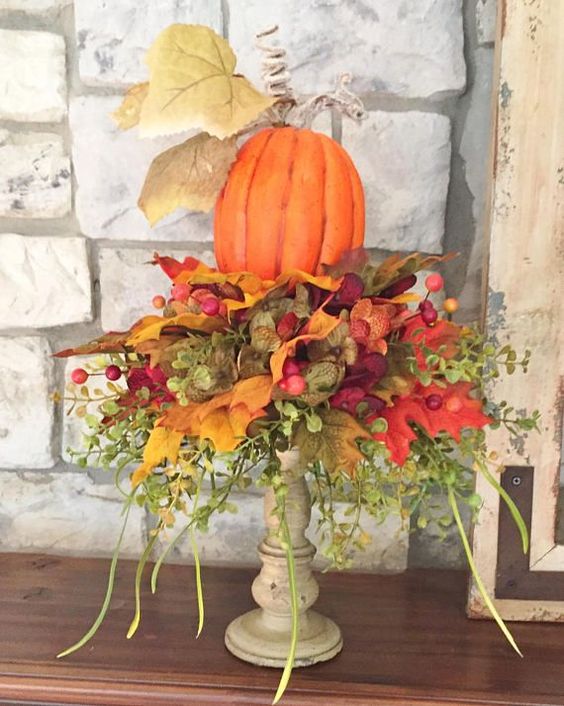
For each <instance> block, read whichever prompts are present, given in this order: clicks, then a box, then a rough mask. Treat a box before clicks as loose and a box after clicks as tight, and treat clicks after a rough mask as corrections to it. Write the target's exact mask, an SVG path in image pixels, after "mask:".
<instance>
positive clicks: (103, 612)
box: [57, 493, 134, 659]
mask: <svg viewBox="0 0 564 706" xmlns="http://www.w3.org/2000/svg"><path fill="white" fill-rule="evenodd" d="M133 497H134V494H133V493H132V494H131V495H130V496H129V498H128V502H127V504H126V506H125V517H124V520H123V525H122V528H121V532H120V535H119V538H118V541H117V544H116V547H115V549H114V553H113V556H112V562H111V564H110V573H109V574H108V586H107V588H106V595H105V596H104V602H103V603H102V607H101V608H100V612H99V613H98V617H97V618H96V620H95V621H94V622H93V623H92V627H91V628H90V630H88V632H87V633H86V634H85V635H84V636H83V637H82V638H81V639H80V640H79V641H78V642H75V643H74V645H71V646H70V647H67V649H66V650H63V651H62V652H59V654H58V655H57V659H59V658H60V657H66V656H67V655H70V654H72V653H73V652H76V651H77V650H79V649H80V648H81V647H83V646H84V645H85V644H86V643H87V642H89V641H90V640H91V639H92V638H93V637H94V635H95V634H96V633H97V632H98V628H99V627H100V625H101V624H102V622H103V620H104V618H105V617H106V613H107V612H108V608H109V607H110V601H111V599H112V593H113V590H114V583H115V578H116V567H117V563H118V558H119V553H120V550H121V545H122V542H123V537H124V535H125V528H126V527H127V520H128V518H129V511H130V509H131V501H132V500H133Z"/></svg>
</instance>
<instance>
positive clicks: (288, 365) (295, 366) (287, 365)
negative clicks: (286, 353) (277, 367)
mask: <svg viewBox="0 0 564 706" xmlns="http://www.w3.org/2000/svg"><path fill="white" fill-rule="evenodd" d="M300 370H301V368H300V365H299V363H298V361H297V360H296V359H295V358H286V360H285V361H284V365H283V366H282V374H283V375H284V377H285V378H288V377H290V375H299V374H300Z"/></svg>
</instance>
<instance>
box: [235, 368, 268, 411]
mask: <svg viewBox="0 0 564 706" xmlns="http://www.w3.org/2000/svg"><path fill="white" fill-rule="evenodd" d="M271 399H272V377H271V376H270V375H255V376H254V377H252V378H247V379H246V380H239V382H237V383H236V385H235V387H234V388H233V399H232V400H231V403H230V407H231V408H233V407H236V406H237V405H241V404H242V405H245V407H247V409H248V410H249V412H251V413H254V412H258V411H259V410H262V409H263V408H264V407H266V405H267V404H268V403H269V402H270V400H271Z"/></svg>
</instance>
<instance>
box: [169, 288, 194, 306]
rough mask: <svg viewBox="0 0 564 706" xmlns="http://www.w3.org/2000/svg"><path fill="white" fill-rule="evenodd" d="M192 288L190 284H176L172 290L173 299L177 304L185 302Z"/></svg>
mask: <svg viewBox="0 0 564 706" xmlns="http://www.w3.org/2000/svg"><path fill="white" fill-rule="evenodd" d="M191 290H192V288H191V287H190V285H189V284H175V285H173V287H172V289H171V294H172V298H173V299H174V300H175V301H177V302H185V301H186V300H187V299H188V297H189V296H190V292H191Z"/></svg>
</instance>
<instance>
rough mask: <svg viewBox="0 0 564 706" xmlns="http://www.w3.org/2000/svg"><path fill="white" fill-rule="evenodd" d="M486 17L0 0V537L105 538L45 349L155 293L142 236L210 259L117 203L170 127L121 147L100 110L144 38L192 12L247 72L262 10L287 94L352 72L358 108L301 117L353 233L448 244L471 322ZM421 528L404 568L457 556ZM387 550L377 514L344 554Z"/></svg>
mask: <svg viewBox="0 0 564 706" xmlns="http://www.w3.org/2000/svg"><path fill="white" fill-rule="evenodd" d="M493 17H494V7H493V2H492V0H465V2H464V4H462V0H397V2H390V0H367V1H364V2H360V1H359V2H353V1H351V0H306V1H305V2H304V1H303V0H285V1H284V2H278V3H266V2H263V1H261V0H112V2H108V0H74V2H73V1H72V0H0V292H1V295H2V296H1V298H0V335H1V336H2V342H1V346H2V356H1V357H0V529H1V530H2V531H1V532H0V548H3V549H5V550H37V549H45V550H48V551H53V552H72V553H77V554H107V553H108V552H110V551H111V549H112V547H113V544H114V542H115V539H116V533H117V527H116V522H117V511H118V502H119V498H118V497H117V495H116V493H115V492H114V491H113V490H112V487H111V482H110V480H109V479H108V478H107V477H106V476H105V475H104V474H102V473H100V472H98V471H95V470H93V469H90V470H88V471H82V470H79V469H78V468H76V467H75V466H73V465H72V464H71V463H70V461H69V456H68V455H67V454H66V453H65V452H64V450H65V448H66V447H67V446H68V445H69V443H72V442H73V440H76V439H77V438H79V435H80V434H79V430H78V429H77V426H76V423H75V422H72V421H69V419H67V418H65V416H64V411H63V410H61V409H59V408H58V407H57V406H56V405H55V404H54V403H53V402H52V400H51V398H50V395H51V394H52V393H53V392H54V391H55V390H61V389H62V388H63V384H64V375H65V369H64V368H65V366H64V364H63V363H62V362H60V361H54V360H53V359H51V358H50V357H49V352H50V351H53V350H56V349H59V348H61V347H64V346H67V345H72V344H76V343H77V342H79V341H81V340H84V339H86V338H90V337H93V336H95V335H96V334H98V333H99V332H100V331H101V330H102V329H121V328H124V327H125V326H127V325H128V324H129V323H130V322H131V321H132V320H134V319H135V318H137V317H138V316H139V314H140V313H142V312H143V311H147V310H148V309H149V308H150V300H151V297H152V295H153V294H155V293H160V292H164V288H165V281H164V277H163V276H162V275H161V274H159V272H158V271H156V270H155V269H152V268H149V267H147V266H146V265H145V264H144V263H146V262H147V260H149V259H150V257H151V255H152V253H153V251H154V250H155V249H159V251H160V252H162V253H167V254H173V255H174V254H187V253H189V254H195V255H197V256H200V257H203V258H204V259H206V260H208V261H211V259H212V257H213V256H212V253H211V239H212V228H211V220H210V217H209V216H205V215H204V216H202V215H197V214H186V213H177V214H174V215H173V216H172V217H170V218H168V219H167V220H166V221H164V222H163V223H162V224H160V225H159V226H158V227H156V228H155V229H154V230H151V229H150V228H149V226H148V225H147V223H146V222H145V220H144V218H143V216H142V214H141V213H140V212H139V211H138V210H137V208H136V200H137V195H138V192H139V188H140V186H141V183H142V180H143V177H144V174H145V172H146V169H147V167H148V165H149V163H150V161H151V159H152V157H153V156H154V155H155V154H157V153H158V152H160V151H162V150H163V149H164V148H166V147H167V146H168V145H169V144H173V143H174V142H177V141H178V140H177V138H174V139H173V140H172V141H171V140H168V139H159V140H145V141H141V140H139V139H138V137H137V135H136V134H135V133H134V132H133V131H132V132H127V133H122V132H120V131H118V130H117V129H116V128H115V126H114V125H113V123H112V121H111V120H110V118H109V117H108V114H109V113H110V112H111V111H112V110H113V109H115V107H116V106H117V105H118V103H119V101H120V95H121V94H122V93H123V89H124V88H125V87H127V86H128V85H130V84H131V83H134V82H136V81H139V80H142V79H143V77H144V76H145V69H144V65H143V55H144V52H145V50H146V48H147V47H148V45H149V44H150V43H151V41H152V39H153V38H154V37H155V35H156V34H157V32H158V31H159V30H160V29H161V28H163V27H165V26H166V25H168V24H171V23H173V22H189V23H193V22H195V23H204V24H208V25H211V26H212V27H214V28H215V29H216V30H217V31H218V32H220V33H223V34H224V35H225V36H227V37H229V39H230V41H231V43H232V45H233V47H234V49H235V51H236V52H237V53H238V55H239V57H240V69H241V70H242V72H243V73H246V74H248V75H249V76H250V77H251V78H252V79H255V80H257V77H258V71H257V66H258V57H257V53H256V51H255V50H254V49H253V35H254V33H255V32H257V31H258V30H261V29H264V28H265V27H267V26H270V25H271V24H273V23H275V22H277V23H279V24H280V26H281V31H280V36H279V41H280V42H281V43H282V44H283V45H284V46H285V47H286V48H287V49H288V52H289V57H290V64H291V67H292V68H293V75H294V83H295V86H296V88H297V89H298V90H301V91H302V92H304V93H311V92H312V91H314V90H315V91H317V90H320V89H329V88H331V87H332V86H333V84H334V81H335V77H336V75H337V74H338V73H340V72H342V71H344V70H347V71H350V72H352V73H353V74H354V76H355V79H354V83H353V88H354V89H355V90H356V91H358V92H360V93H361V94H362V96H363V98H364V99H365V103H366V106H367V108H368V109H369V111H370V114H369V117H368V119H367V120H366V121H365V122H363V123H362V124H361V125H354V124H351V123H349V122H343V123H342V122H341V119H340V118H339V116H333V117H332V119H331V118H330V117H327V118H325V119H324V120H321V121H320V123H319V124H318V125H317V127H318V129H322V130H325V131H328V132H329V133H331V134H333V136H334V137H335V138H336V139H337V140H340V141H341V142H342V143H343V145H344V146H345V147H346V148H347V149H348V150H349V152H350V153H351V155H352V157H353V159H354V160H355V161H356V163H357V165H358V168H359V170H360V172H361V176H362V178H363V180H364V183H365V186H366V194H367V221H368V223H367V225H368V232H367V244H368V246H369V247H371V248H373V249H374V254H375V256H381V255H384V254H385V253H386V252H387V251H390V250H413V249H419V250H423V251H425V252H429V253H442V252H445V251H449V250H453V249H454V250H458V251H460V252H461V256H460V258H459V259H458V260H457V261H455V262H454V263H453V264H452V265H451V266H449V268H448V271H447V276H448V285H449V286H448V289H449V293H450V294H451V295H454V296H460V297H461V301H462V304H463V311H462V316H463V317H464V318H466V319H473V318H475V317H476V316H477V313H478V308H479V288H480V266H481V253H482V248H481V235H482V231H481V227H480V222H481V219H482V214H483V210H484V177H485V171H486V159H487V154H486V153H487V142H488V129H489V92H490V74H491V67H492V42H493ZM74 365H75V363H73V367H74ZM438 503H439V504H440V498H439V499H438ZM260 504H261V501H260V497H259V496H258V495H252V494H251V495H249V496H246V497H244V498H242V499H241V502H240V512H239V514H238V515H237V516H222V517H221V519H220V520H218V521H217V522H216V523H215V525H214V526H213V527H212V531H211V534H210V537H209V539H208V540H207V541H206V542H204V543H203V544H204V552H203V553H204V557H205V559H206V561H209V562H216V563H225V562H242V563H249V562H253V561H254V560H255V559H254V546H255V544H256V542H257V539H258V537H259V535H260V533H261V528H262V521H261V517H260V513H261V508H260ZM147 531H148V520H147V518H146V517H145V516H144V515H143V513H142V512H141V511H138V512H137V513H136V515H135V517H134V521H133V522H132V523H131V524H130V530H129V535H128V537H127V539H126V543H125V550H126V553H129V554H136V553H137V552H138V550H139V546H140V545H141V543H142V541H143V540H144V537H145V535H146V533H147ZM426 532H427V535H428V536H426V537H425V536H421V534H419V535H417V536H416V537H415V540H414V541H413V542H412V550H411V553H410V562H412V563H413V564H419V565H421V564H429V563H431V564H437V563H441V562H442V563H444V562H445V561H446V562H447V563H449V564H456V563H457V562H458V561H459V553H458V552H457V551H456V550H454V549H452V548H451V547H450V545H449V549H448V551H447V552H443V551H441V550H440V549H437V544H436V541H435V539H434V536H435V534H436V532H435V533H434V532H433V529H432V528H430V529H429V530H426ZM423 539H428V540H429V541H428V542H424V541H422V540H423ZM186 553H187V550H185V549H182V550H181V551H180V555H181V557H182V556H184V555H185V554H186ZM407 559H408V532H407V530H406V529H405V528H403V529H402V528H401V527H400V526H399V524H398V523H397V522H396V521H395V520H390V521H389V522H388V523H387V524H386V525H385V526H383V527H381V528H377V539H376V541H375V542H374V544H373V545H372V547H371V548H369V550H368V552H367V554H366V555H365V556H364V557H363V558H362V559H361V561H360V566H363V567H365V568H367V569H369V570H389V571H394V570H401V569H402V568H404V567H405V565H406V562H407Z"/></svg>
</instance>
